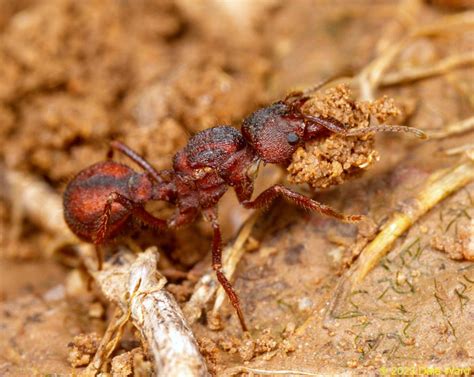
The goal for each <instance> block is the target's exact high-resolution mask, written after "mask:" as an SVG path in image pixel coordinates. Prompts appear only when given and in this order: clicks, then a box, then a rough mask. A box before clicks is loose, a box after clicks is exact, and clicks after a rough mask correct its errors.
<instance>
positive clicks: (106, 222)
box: [94, 192, 167, 270]
mask: <svg viewBox="0 0 474 377" xmlns="http://www.w3.org/2000/svg"><path fill="white" fill-rule="evenodd" d="M114 203H119V204H121V205H122V206H123V207H125V208H126V209H127V210H128V211H130V212H131V213H132V214H133V215H134V216H136V217H138V218H139V219H140V220H142V221H143V222H144V223H145V224H147V225H149V226H151V227H153V228H158V229H164V228H166V227H167V223H166V221H165V220H162V219H159V218H157V217H155V216H153V215H152V214H151V213H149V212H148V211H146V210H145V208H143V206H142V205H141V204H138V203H135V202H134V201H132V200H130V199H129V198H127V197H126V196H123V195H121V194H119V193H117V192H112V193H111V194H110V195H109V197H108V198H107V202H106V203H105V206H104V210H103V212H102V215H101V216H100V219H99V226H98V227H97V232H96V235H95V238H94V245H95V246H96V253H97V261H98V269H99V270H101V269H102V264H103V256H102V252H101V251H100V250H99V245H101V244H103V243H104V241H105V240H106V238H107V232H108V230H109V227H110V217H111V214H112V205H113V204H114Z"/></svg>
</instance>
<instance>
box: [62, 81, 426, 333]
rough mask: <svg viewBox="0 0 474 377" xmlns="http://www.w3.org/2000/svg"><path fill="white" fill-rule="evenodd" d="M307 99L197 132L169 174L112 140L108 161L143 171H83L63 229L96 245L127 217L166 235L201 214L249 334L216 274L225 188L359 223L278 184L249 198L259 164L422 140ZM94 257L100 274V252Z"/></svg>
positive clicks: (243, 199) (103, 167) (245, 198)
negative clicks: (310, 108) (321, 145)
mask: <svg viewBox="0 0 474 377" xmlns="http://www.w3.org/2000/svg"><path fill="white" fill-rule="evenodd" d="M311 90H314V88H313V89H311ZM308 93H309V91H306V92H292V93H290V94H289V95H288V96H287V97H286V98H285V99H284V100H282V101H278V102H275V103H273V104H272V105H270V106H268V107H265V108H262V109H260V110H257V111H256V112H254V113H253V114H251V115H250V116H248V117H247V118H246V119H244V121H243V123H242V126H241V131H239V130H238V129H236V128H233V127H230V126H217V127H213V128H209V129H206V130H204V131H201V132H198V133H197V134H196V135H194V136H193V137H192V138H191V139H190V140H189V142H188V144H187V145H186V146H185V147H184V149H182V150H180V151H179V152H178V153H176V155H175V156H174V158H173V168H172V169H171V170H163V171H157V170H155V169H154V168H153V167H152V166H151V165H150V164H149V163H148V162H147V161H146V160H145V159H144V158H143V157H141V156H140V155H138V154H137V153H135V152H134V151H132V150H131V149H130V148H128V147H127V146H125V145H124V144H122V143H120V142H118V141H113V142H112V143H111V153H110V154H109V157H111V156H112V151H113V150H116V151H119V152H121V153H123V154H124V155H125V156H127V157H129V158H130V159H131V160H133V161H134V162H135V163H137V164H138V165H139V166H140V167H141V168H142V169H143V170H144V171H145V172H144V173H137V172H135V171H134V170H132V169H131V168H130V167H128V166H126V165H124V164H120V163H118V162H114V161H110V160H109V161H105V162H99V163H97V164H94V165H92V166H90V167H88V168H86V169H84V170H83V171H81V172H80V173H79V174H78V175H77V176H76V177H75V178H74V179H73V180H72V181H71V182H70V183H69V185H68V186H67V188H66V191H65V193H64V216H65V219H66V222H67V224H68V225H69V227H70V228H71V230H72V231H73V232H74V233H75V234H76V235H77V236H79V237H80V238H82V239H83V240H85V241H87V242H92V243H94V244H96V245H100V244H102V243H104V242H105V241H107V240H109V239H111V238H113V237H114V236H116V235H118V234H119V233H121V232H122V231H123V230H124V227H126V225H127V223H128V221H129V220H130V218H131V216H134V217H136V218H138V219H140V220H141V221H142V222H144V223H146V224H148V225H150V226H152V227H154V228H158V229H163V230H164V229H169V228H178V227H180V226H182V225H186V224H189V223H191V222H193V221H195V220H196V218H197V217H198V215H199V214H200V213H202V214H203V216H204V218H205V219H206V220H207V221H209V222H210V224H211V225H212V228H213V231H214V236H213V241H212V267H213V269H214V270H215V272H216V275H217V279H218V280H219V282H220V284H221V285H222V286H223V288H224V289H225V292H226V293H227V295H228V297H229V299H230V301H231V303H232V305H233V306H234V308H235V310H236V312H237V315H238V317H239V320H240V323H241V325H242V328H243V329H244V330H246V329H247V326H246V324H245V321H244V316H243V314H242V310H241V308H240V303H239V298H238V296H237V294H236V293H235V291H234V290H233V288H232V285H231V284H230V282H229V281H228V280H227V278H226V277H225V276H224V274H223V273H222V271H221V268H222V258H221V254H222V244H221V243H222V242H221V232H220V228H219V221H218V217H217V204H218V202H219V200H220V198H221V197H222V195H223V194H224V193H225V192H226V190H227V188H228V187H229V186H232V187H233V188H234V190H235V193H236V194H237V198H238V200H239V202H240V203H241V204H242V205H243V206H244V207H246V208H260V207H264V206H267V205H268V204H269V203H270V202H271V201H272V200H273V199H275V198H276V197H277V196H282V197H284V198H286V199H289V200H290V201H292V202H294V203H295V204H296V205H297V206H300V207H303V208H307V209H310V210H315V211H318V212H320V213H322V214H325V215H328V216H331V217H334V218H337V219H339V220H342V221H347V222H354V221H358V220H360V219H361V216H358V215H352V216H351V215H344V214H341V213H339V212H337V211H335V210H334V209H332V208H330V207H328V206H326V205H324V204H321V203H318V202H317V201H315V200H313V199H310V198H308V197H306V196H304V195H302V194H299V193H297V192H295V191H292V190H290V189H289V188H287V187H285V186H282V185H279V184H277V185H274V186H272V187H270V188H268V189H267V190H265V191H264V192H262V193H261V194H260V195H259V196H258V197H257V198H256V199H254V200H251V196H252V193H253V188H254V179H255V177H256V175H257V171H258V164H259V163H260V162H261V161H263V162H264V163H272V164H279V165H283V166H287V165H288V164H289V162H290V159H291V156H292V154H293V153H294V152H295V151H296V149H297V148H298V147H299V146H300V145H302V144H304V143H305V142H306V141H308V140H310V139H314V138H321V137H327V136H329V135H330V134H331V133H336V134H340V135H342V136H358V135H364V134H367V133H369V132H378V131H408V132H413V133H415V134H417V135H418V136H420V137H424V134H423V133H422V132H421V131H419V130H417V129H414V128H409V127H403V126H374V127H367V128H363V129H346V128H345V127H344V125H343V124H341V123H340V122H339V121H338V120H336V119H333V118H322V117H317V116H312V115H307V114H305V113H303V112H302V110H301V107H302V106H303V105H304V103H305V102H307V101H308V100H309V99H310V97H309V96H308ZM150 200H162V201H166V202H169V203H171V204H173V205H175V206H176V212H175V214H174V215H173V216H172V217H171V218H170V219H168V220H163V219H159V218H156V217H155V216H153V215H152V214H150V213H149V212H147V211H146V210H145V208H144V205H145V203H146V202H148V201H150ZM97 257H98V261H99V269H100V268H101V266H102V256H101V252H100V251H98V252H97Z"/></svg>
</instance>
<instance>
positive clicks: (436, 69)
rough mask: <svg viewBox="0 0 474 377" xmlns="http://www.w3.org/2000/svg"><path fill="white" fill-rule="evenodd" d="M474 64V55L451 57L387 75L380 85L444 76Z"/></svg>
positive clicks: (470, 53) (466, 54)
mask: <svg viewBox="0 0 474 377" xmlns="http://www.w3.org/2000/svg"><path fill="white" fill-rule="evenodd" d="M472 64H474V53H472V52H469V53H465V54H458V55H453V56H449V57H447V58H445V59H442V60H440V61H438V62H436V63H433V64H432V65H431V66H428V67H410V68H408V69H404V70H401V71H398V72H391V73H387V74H385V75H384V76H383V78H382V80H381V82H380V84H381V85H383V86H389V85H397V84H403V83H409V82H413V81H416V80H422V79H425V78H429V77H433V76H438V75H443V74H445V73H447V72H449V71H451V70H453V69H456V68H460V67H464V66H469V65H472Z"/></svg>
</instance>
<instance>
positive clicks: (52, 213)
mask: <svg viewBox="0 0 474 377" xmlns="http://www.w3.org/2000/svg"><path fill="white" fill-rule="evenodd" d="M2 174H3V175H4V178H5V181H6V186H7V198H9V200H11V201H13V200H15V201H17V203H19V205H20V206H21V208H22V210H23V212H24V213H25V215H27V216H28V217H29V218H30V219H31V220H33V221H34V222H35V223H36V224H37V225H38V226H41V227H43V228H44V229H45V230H48V231H49V232H51V233H53V234H56V235H58V237H60V238H61V239H62V240H64V242H71V243H75V244H78V250H79V253H80V255H81V257H82V259H83V261H84V264H85V265H86V268H87V269H88V270H89V273H90V274H91V275H92V276H93V278H94V280H95V281H96V282H97V284H98V286H99V287H100V288H101V289H102V292H103V293H104V294H105V296H106V297H108V298H109V300H111V301H113V302H114V303H116V304H117V305H118V306H119V307H120V309H121V312H122V313H125V314H124V315H125V316H126V318H127V319H128V316H129V315H130V317H131V319H132V321H133V323H134V325H135V327H136V328H137V329H138V330H139V332H140V333H141V334H142V339H143V341H144V342H145V344H144V348H145V349H146V350H147V351H148V354H149V357H150V359H151V360H153V362H154V367H155V371H156V373H157V375H175V376H178V375H179V376H206V375H208V374H207V369H206V364H205V362H204V359H203V358H202V356H201V354H200V352H199V347H198V346H197V343H196V341H195V339H194V336H193V334H192V333H191V330H190V329H189V327H188V325H187V324H186V321H185V319H184V316H183V314H182V312H181V309H180V308H179V306H178V304H177V302H176V300H175V299H174V297H173V296H172V295H171V294H170V293H169V292H167V291H166V290H165V289H164V288H163V287H164V282H165V280H164V278H163V277H162V276H161V275H160V274H159V272H158V271H157V269H156V263H157V257H158V256H157V253H156V250H148V251H146V252H144V253H141V254H140V255H139V256H138V257H137V258H135V256H134V255H133V253H132V252H127V253H125V255H121V260H120V261H121V264H120V266H114V265H111V264H110V263H107V264H106V266H105V267H106V268H105V269H103V270H101V271H97V269H96V266H97V264H96V261H95V259H94V256H93V254H94V250H93V249H94V248H93V247H91V245H89V244H84V243H79V242H78V241H77V239H76V238H75V236H74V235H72V233H71V232H70V230H69V229H68V227H67V226H66V224H65V223H64V220H63V216H62V202H61V198H60V197H59V196H58V195H57V194H56V193H55V192H53V191H52V190H51V188H50V187H49V186H48V185H47V184H45V183H44V182H42V181H40V180H37V179H35V178H33V177H31V176H28V175H25V174H22V173H18V172H13V171H8V170H7V171H3V172H2ZM8 193H11V195H8ZM114 318H115V317H114ZM123 324H124V320H123V318H122V317H120V318H116V319H114V320H113V321H112V323H111V324H110V325H109V328H108V331H107V333H106V337H105V339H103V341H102V342H101V345H102V346H103V347H102V348H101V349H102V351H103V352H102V353H101V354H100V355H97V357H96V358H95V359H94V362H95V363H94V364H93V365H92V366H91V370H92V372H93V373H95V372H94V371H97V370H99V369H100V367H101V365H102V364H103V363H104V361H105V360H104V357H108V356H109V355H110V350H111V349H113V348H114V347H115V345H116V344H117V341H116V340H117V336H118V335H120V333H121V328H122V326H123Z"/></svg>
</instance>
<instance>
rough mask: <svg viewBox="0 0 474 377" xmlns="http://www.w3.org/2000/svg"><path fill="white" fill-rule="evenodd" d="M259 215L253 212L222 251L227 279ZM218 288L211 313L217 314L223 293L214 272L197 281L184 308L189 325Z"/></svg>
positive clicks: (223, 297) (239, 257) (223, 296)
mask: <svg viewBox="0 0 474 377" xmlns="http://www.w3.org/2000/svg"><path fill="white" fill-rule="evenodd" d="M258 216H259V214H258V212H254V213H253V214H252V215H251V216H250V217H249V218H248V219H247V220H246V221H245V222H244V224H243V225H242V227H241V228H240V230H239V232H238V234H237V237H236V238H235V240H234V241H233V242H232V243H230V244H229V245H228V246H227V247H226V248H225V249H224V251H223V258H222V261H223V265H222V269H223V271H224V274H225V275H226V277H227V279H229V280H231V279H232V276H233V274H234V272H235V268H236V266H237V264H238V263H239V261H240V259H241V258H242V255H243V254H244V252H245V249H244V245H245V242H246V241H247V240H248V238H249V237H250V234H251V233H252V229H253V226H254V225H255V222H256V221H257V218H258ZM218 288H219V292H218V295H217V298H216V301H215V304H214V309H213V313H217V311H218V310H219V308H220V306H221V305H222V302H223V300H224V299H225V297H226V296H225V292H224V290H223V289H222V287H220V286H219V285H218V282H217V279H216V277H215V274H214V272H209V273H207V274H205V275H203V276H202V277H201V279H199V282H198V283H197V284H196V287H195V289H194V293H193V295H192V296H191V298H190V299H189V301H188V302H187V303H186V305H185V307H184V313H185V315H186V318H187V319H188V321H189V322H190V323H194V322H196V321H197V320H198V319H199V318H200V317H201V314H202V309H203V308H204V307H205V306H206V304H207V303H208V302H209V301H210V300H211V299H212V297H213V296H214V294H215V293H216V291H217V290H218Z"/></svg>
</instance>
